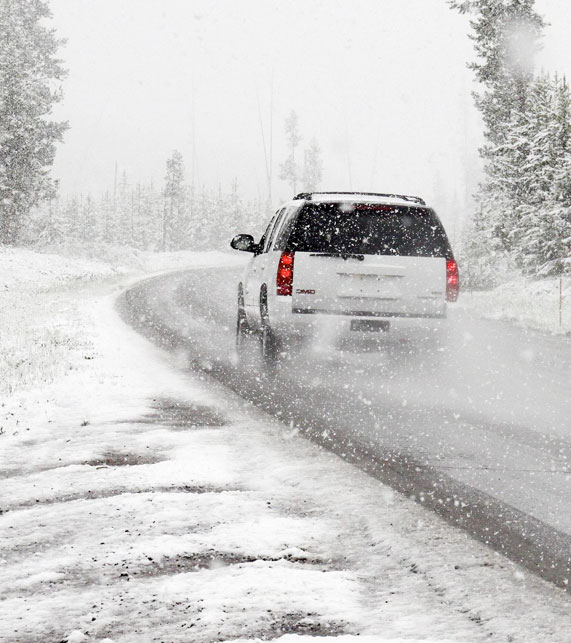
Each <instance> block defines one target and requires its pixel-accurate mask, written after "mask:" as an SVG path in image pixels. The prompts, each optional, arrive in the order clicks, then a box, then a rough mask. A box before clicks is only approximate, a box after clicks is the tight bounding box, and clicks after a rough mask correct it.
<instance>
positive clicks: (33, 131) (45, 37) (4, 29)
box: [0, 0, 67, 244]
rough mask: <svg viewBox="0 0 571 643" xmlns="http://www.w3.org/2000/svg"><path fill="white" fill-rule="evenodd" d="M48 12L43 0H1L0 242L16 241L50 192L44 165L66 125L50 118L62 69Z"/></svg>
mask: <svg viewBox="0 0 571 643" xmlns="http://www.w3.org/2000/svg"><path fill="white" fill-rule="evenodd" d="M49 17H50V11H49V9H48V5H47V3H46V2H44V1H43V0H0V243H7V244H15V243H17V242H18V240H19V238H20V235H21V232H22V230H23V228H24V226H25V223H26V218H27V217H28V215H29V213H30V210H31V209H32V208H33V207H34V206H36V205H37V204H38V203H39V202H40V201H42V200H44V199H50V198H52V197H53V195H54V187H55V186H54V182H53V181H52V180H51V179H50V177H49V169H50V167H51V166H52V164H53V161H54V157H55V143H56V142H58V141H60V140H61V138H62V136H63V133H64V131H65V130H66V128H67V124H66V123H58V122H55V121H53V120H50V113H51V110H52V107H53V105H54V104H55V103H56V102H57V101H59V100H60V98H61V92H60V81H61V80H62V79H63V77H64V75H65V74H64V70H63V68H62V66H61V63H60V61H59V60H58V59H57V57H56V54H57V49H58V47H59V45H60V44H61V41H60V40H58V39H57V38H56V36H55V33H54V31H53V30H52V29H49V28H47V27H45V26H44V25H43V24H42V21H43V20H45V19H46V18H49Z"/></svg>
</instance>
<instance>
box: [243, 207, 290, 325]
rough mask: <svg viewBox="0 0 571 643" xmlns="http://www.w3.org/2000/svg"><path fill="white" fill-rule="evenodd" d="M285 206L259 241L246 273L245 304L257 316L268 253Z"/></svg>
mask: <svg viewBox="0 0 571 643" xmlns="http://www.w3.org/2000/svg"><path fill="white" fill-rule="evenodd" d="M284 209H285V208H281V209H280V210H278V211H277V212H276V214H275V215H274V216H273V217H272V220H271V221H270V223H269V224H268V227H267V228H266V231H265V232H264V234H263V235H262V238H261V239H260V241H259V246H260V250H259V252H258V253H256V254H255V255H254V257H253V258H252V260H251V261H250V264H249V266H248V270H247V273H246V280H245V288H244V304H245V306H246V307H247V308H248V314H249V315H250V316H254V317H256V318H257V316H258V313H259V308H260V289H261V287H262V284H263V283H264V278H265V274H266V268H267V258H268V257H267V253H268V248H269V245H270V242H271V240H272V232H273V231H274V229H275V227H276V225H277V224H278V222H279V220H280V216H281V215H282V214H283V212H284Z"/></svg>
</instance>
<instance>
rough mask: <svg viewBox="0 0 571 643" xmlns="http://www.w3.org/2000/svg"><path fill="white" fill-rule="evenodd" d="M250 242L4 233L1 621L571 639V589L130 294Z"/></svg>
mask: <svg viewBox="0 0 571 643" xmlns="http://www.w3.org/2000/svg"><path fill="white" fill-rule="evenodd" d="M232 261H237V259H235V258H234V256H232V255H224V254H220V253H218V254H214V253H213V254H206V255H194V256H193V255H190V254H189V253H183V254H177V255H163V256H159V257H157V258H156V259H153V258H151V257H147V258H146V259H145V265H141V266H140V267H139V268H138V269H133V268H130V269H129V270H117V269H115V268H113V267H111V266H109V265H104V264H100V263H96V262H86V261H82V260H74V259H71V258H68V259H63V258H61V257H57V256H49V255H36V254H34V253H31V252H27V251H22V250H9V251H6V250H0V275H2V278H1V281H0V305H1V308H0V310H1V315H2V318H1V320H0V321H1V323H0V329H1V331H2V335H1V337H0V340H1V344H0V356H1V360H2V361H1V362H0V364H1V366H0V368H1V369H2V370H1V375H2V387H3V388H2V391H1V393H0V396H1V397H0V400H1V402H0V404H1V406H0V410H1V414H0V426H1V427H2V428H1V433H2V434H1V435H0V462H1V467H0V478H1V484H0V508H1V515H0V597H1V599H2V600H1V602H0V640H1V641H6V642H10V643H20V642H22V643H27V642H31V641H37V642H39V641H41V642H42V643H51V642H56V641H67V642H68V643H74V642H79V641H100V642H102V641H107V643H109V642H111V641H112V642H114V643H129V642H135V641H136V642H146V641H166V642H175V641H181V642H183V641H184V642H192V643H200V642H210V641H236V642H237V641H242V642H246V641H250V642H251V641H258V640H268V639H273V640H277V641H280V642H281V643H295V642H297V641H301V640H302V639H303V638H306V637H309V636H311V637H314V638H315V639H316V640H318V641H338V642H340V643H341V642H342V643H349V641H355V642H357V641H361V642H365V643H373V642H377V643H381V642H388V641H390V642H391V643H397V642H399V641H406V642H407V643H412V642H414V641H418V642H419V641H423V642H425V643H426V642H429V641H430V642H432V643H436V642H438V643H442V642H444V641H457V642H460V641H461V642H462V643H471V642H479V641H506V642H507V641H512V642H524V641H525V642H528V641H534V642H537V643H541V642H548V641H549V642H557V643H563V642H564V641H567V640H569V637H568V633H569V628H570V626H571V616H570V609H569V608H570V607H571V604H570V603H571V601H570V599H569V596H568V595H567V594H564V593H562V592H560V591H558V590H556V589H555V588H553V587H551V586H550V585H548V584H546V583H544V582H543V581H540V580H538V579H536V578H534V577H533V576H531V575H529V574H527V573H526V572H524V571H522V570H520V569H518V568H517V567H515V566H514V565H513V564H511V563H510V562H508V561H506V560H505V559H503V558H502V557H501V556H499V555H497V554H495V553H493V552H491V551H489V550H487V549H486V548H485V547H483V546H481V545H480V544H478V543H475V542H473V541H472V540H470V539H469V538H467V537H466V536H465V535H464V534H462V533H460V532H458V531H456V530H454V529H452V528H450V527H448V526H447V525H445V524H444V523H443V522H442V521H441V520H439V519H438V518H436V517H435V516H433V515H432V514H430V513H428V512H426V511H424V510H423V509H422V507H420V506H418V505H415V504H414V503H412V502H410V501H408V500H406V499H403V498H401V497H400V496H398V495H397V494H394V493H393V492H392V491H391V490H390V489H388V488H387V487H385V486H383V485H382V484H380V483H379V482H377V481H375V480H373V479H371V478H369V477H368V476H366V475H365V474H364V473H362V472H360V471H357V470H355V469H354V468H353V467H352V466H350V465H349V464H347V463H345V462H343V461H341V460H339V459H338V458H337V457H335V456H333V455H331V454H329V453H327V452H325V451H322V450H321V449H319V448H318V447H316V446H315V445H313V444H311V443H308V442H307V441H306V440H304V439H303V438H301V437H300V436H298V435H297V432H296V430H295V429H294V428H292V427H286V426H283V425H281V424H279V423H278V422H276V421H275V420H272V419H271V418H269V417H268V416H266V415H265V414H263V413H261V412H259V411H257V410H255V409H253V408H251V407H250V406H249V405H248V404H246V403H245V402H244V401H243V400H241V399H240V398H238V397H237V396H234V395H232V394H230V393H228V392H227V391H226V390H224V389H223V388H222V387H221V386H219V385H218V384H216V383H215V382H214V381H212V380H210V379H208V377H207V376H204V375H199V374H192V373H189V372H186V370H185V364H186V357H185V355H184V354H182V353H178V354H166V353H163V352H162V351H160V350H159V349H157V348H155V347H153V346H151V345H150V344H149V343H147V341H146V340H144V339H143V338H141V337H139V336H138V335H136V334H135V333H134V332H133V331H132V330H131V329H129V328H128V327H127V326H125V325H124V324H123V322H121V321H120V320H119V318H118V316H117V314H116V313H115V311H114V299H115V297H116V295H117V294H118V293H119V292H120V291H121V288H122V287H123V284H124V283H126V282H130V281H132V280H133V279H134V278H135V277H136V276H137V275H138V274H139V275H140V274H141V271H142V270H147V271H157V270H159V271H160V270H166V269H174V268H175V267H179V268H183V267H184V268H187V267H191V266H196V267H200V266H203V267H204V266H208V265H218V264H220V263H224V262H226V263H228V262H232ZM3 284H4V285H5V287H4V289H3V290H2V288H1V286H2V285H3ZM19 364H22V365H21V366H19Z"/></svg>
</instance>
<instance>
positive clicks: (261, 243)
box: [258, 213, 278, 254]
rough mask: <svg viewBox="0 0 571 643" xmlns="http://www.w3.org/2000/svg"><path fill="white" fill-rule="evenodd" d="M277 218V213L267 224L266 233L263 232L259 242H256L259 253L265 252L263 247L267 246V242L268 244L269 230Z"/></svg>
mask: <svg viewBox="0 0 571 643" xmlns="http://www.w3.org/2000/svg"><path fill="white" fill-rule="evenodd" d="M277 216H278V213H276V214H274V216H273V217H272V220H271V221H270V222H269V223H268V227H267V228H266V231H265V232H264V234H263V235H262V236H261V238H260V240H259V241H258V246H259V248H260V250H259V253H261V252H265V247H266V245H267V242H268V239H269V237H270V233H271V230H272V228H273V226H274V223H275V222H276V219H277ZM259 253H258V254H259Z"/></svg>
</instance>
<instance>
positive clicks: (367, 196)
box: [290, 192, 428, 207]
mask: <svg viewBox="0 0 571 643" xmlns="http://www.w3.org/2000/svg"><path fill="white" fill-rule="evenodd" d="M301 201H305V202H311V203H339V202H346V203H381V204H384V205H400V206H408V207H410V206H412V207H415V206H416V207H418V206H421V207H428V206H427V205H426V203H425V201H424V199H421V198H420V197H418V196H407V195H403V194H379V193H377V192H370V193H369V192H311V193H309V192H308V193H301V194H298V195H297V196H296V197H294V198H293V199H292V201H291V202H290V203H291V204H292V205H294V204H295V205H298V204H299V203H300V202H301Z"/></svg>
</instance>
